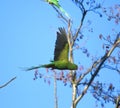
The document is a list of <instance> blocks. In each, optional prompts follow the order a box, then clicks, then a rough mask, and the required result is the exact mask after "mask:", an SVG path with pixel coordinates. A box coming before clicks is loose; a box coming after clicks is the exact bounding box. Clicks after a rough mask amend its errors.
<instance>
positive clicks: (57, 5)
mask: <svg viewBox="0 0 120 108" xmlns="http://www.w3.org/2000/svg"><path fill="white" fill-rule="evenodd" d="M45 1H46V2H48V3H49V4H51V5H54V6H56V7H57V8H58V9H60V11H61V12H63V13H64V14H65V15H66V16H67V17H68V18H69V19H70V16H69V15H68V13H67V12H66V11H65V10H64V9H63V8H62V7H61V6H60V4H59V3H58V2H59V0H45Z"/></svg>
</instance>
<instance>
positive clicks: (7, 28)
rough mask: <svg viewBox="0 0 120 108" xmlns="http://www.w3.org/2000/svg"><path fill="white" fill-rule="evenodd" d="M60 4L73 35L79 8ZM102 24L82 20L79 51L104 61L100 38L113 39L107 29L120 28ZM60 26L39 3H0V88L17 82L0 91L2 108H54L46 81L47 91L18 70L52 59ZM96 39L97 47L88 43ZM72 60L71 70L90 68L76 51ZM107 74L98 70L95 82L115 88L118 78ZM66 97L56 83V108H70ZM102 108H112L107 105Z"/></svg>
mask: <svg viewBox="0 0 120 108" xmlns="http://www.w3.org/2000/svg"><path fill="white" fill-rule="evenodd" d="M118 3H120V2H119V0H118V1H115V0H109V2H108V0H106V1H105V2H104V6H107V7H109V6H111V5H114V4H118ZM60 4H61V6H63V7H64V9H65V10H66V11H67V12H68V13H69V14H70V16H72V19H73V31H75V30H76V28H77V27H78V26H79V23H80V18H81V13H80V10H79V8H78V7H77V6H76V5H75V4H74V3H73V2H72V1H69V0H66V1H63V0H61V1H60ZM66 4H67V6H66ZM71 7H72V8H71ZM106 18H107V17H105V16H104V17H103V18H100V17H99V15H98V14H95V13H93V12H90V13H89V14H88V16H87V18H86V19H85V22H84V23H85V25H84V28H83V31H82V32H83V33H84V34H85V37H84V39H83V40H81V42H80V45H81V46H84V45H85V46H86V47H87V48H90V49H89V52H90V56H91V57H92V56H98V57H100V55H99V54H101V55H103V51H102V48H101V46H102V42H101V41H99V40H98V35H99V34H100V33H103V34H104V35H108V34H111V33H112V31H111V30H112V28H115V29H116V31H118V30H119V27H120V26H118V25H116V24H114V21H112V22H111V23H110V22H109V21H107V19H106ZM88 20H89V21H92V24H91V25H90V26H87V22H88ZM63 26H64V27H67V25H66V24H65V23H64V22H63V21H62V20H61V19H59V18H58V15H57V13H56V11H55V10H54V9H53V8H52V7H51V6H50V5H48V4H47V3H45V2H43V1H41V0H1V1H0V85H2V84H4V83H5V82H7V81H8V80H10V79H11V78H13V77H15V76H17V79H16V80H14V81H13V82H12V83H10V84H9V85H8V86H6V87H5V88H2V89H0V103H1V107H2V108H41V107H44V108H47V107H49V108H53V107H54V91H53V90H54V87H53V81H52V80H51V84H50V85H49V84H48V83H45V82H44V79H38V80H33V78H34V71H31V72H25V71H22V69H21V67H30V66H36V65H39V64H44V63H49V61H50V60H51V59H53V52H54V44H55V40H56V31H57V29H58V27H63ZM91 27H93V28H94V29H93V31H94V32H93V33H90V32H88V30H89V29H90V28H91ZM96 39H97V40H98V41H93V40H96ZM98 43H99V44H98ZM98 49H99V50H98ZM74 55H75V57H74V59H75V63H76V64H79V63H80V64H83V65H85V66H86V67H89V65H90V63H88V61H90V59H88V58H87V57H86V55H84V54H83V53H82V52H81V51H80V50H77V51H75V52H74ZM87 60H88V61H87ZM39 72H41V73H46V70H45V69H39ZM108 72H109V77H108ZM112 73H113V71H112V72H111V71H108V70H102V71H101V72H100V74H101V77H100V78H98V79H100V80H101V79H102V81H105V82H108V83H109V82H111V81H113V79H114V84H116V86H118V87H119V85H118V82H120V79H119V76H118V74H112ZM110 74H112V76H111V75H110ZM71 92H72V91H71V88H70V87H69V85H68V86H66V87H65V86H64V84H63V83H61V82H58V100H59V102H58V103H59V108H70V106H71V97H72V96H71ZM94 102H95V101H94V99H93V98H92V97H91V95H90V94H87V95H86V96H85V97H84V98H83V99H82V101H81V102H80V103H79V104H78V106H79V107H82V108H85V107H86V106H88V104H89V108H95V103H94ZM107 107H109V108H112V107H114V105H112V104H107V106H106V108H107Z"/></svg>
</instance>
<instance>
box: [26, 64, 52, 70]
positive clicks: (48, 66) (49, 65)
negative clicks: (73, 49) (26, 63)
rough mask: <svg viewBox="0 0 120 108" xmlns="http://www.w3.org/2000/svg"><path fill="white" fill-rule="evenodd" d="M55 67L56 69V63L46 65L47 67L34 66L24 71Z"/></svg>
mask: <svg viewBox="0 0 120 108" xmlns="http://www.w3.org/2000/svg"><path fill="white" fill-rule="evenodd" d="M53 67H54V63H50V64H45V65H39V66H32V67H30V68H26V69H24V70H25V71H30V70H34V69H38V68H53Z"/></svg>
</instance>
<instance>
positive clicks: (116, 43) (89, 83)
mask: <svg viewBox="0 0 120 108" xmlns="http://www.w3.org/2000/svg"><path fill="white" fill-rule="evenodd" d="M119 43H120V38H119V36H117V37H116V40H115V42H114V44H113V46H112V48H111V49H110V50H109V51H108V52H107V53H106V54H105V55H104V56H103V57H102V58H101V59H100V61H99V62H98V63H97V65H95V67H97V68H96V70H95V72H94V74H93V75H92V76H91V79H90V80H89V82H88V85H86V86H85V88H84V90H83V92H82V93H81V95H80V96H79V97H78V98H77V99H76V101H75V103H76V104H77V103H78V102H79V100H80V99H81V98H82V97H83V96H84V95H85V93H86V92H87V90H88V88H89V86H90V85H91V83H92V82H93V80H94V79H95V77H96V75H97V74H98V72H99V70H100V69H101V66H102V65H103V64H104V62H105V61H106V60H107V59H108V58H109V57H110V55H111V54H112V52H113V51H114V49H115V48H116V47H117V46H118V44H119ZM93 66H94V65H93Z"/></svg>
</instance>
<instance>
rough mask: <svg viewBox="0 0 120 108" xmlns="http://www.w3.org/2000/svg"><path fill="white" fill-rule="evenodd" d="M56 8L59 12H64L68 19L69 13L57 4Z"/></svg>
mask: <svg viewBox="0 0 120 108" xmlns="http://www.w3.org/2000/svg"><path fill="white" fill-rule="evenodd" d="M58 8H59V9H60V11H61V12H63V13H64V14H65V16H67V17H68V18H69V19H70V16H69V14H68V13H67V12H66V11H65V10H64V9H63V8H62V7H61V6H59V7H58Z"/></svg>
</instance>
